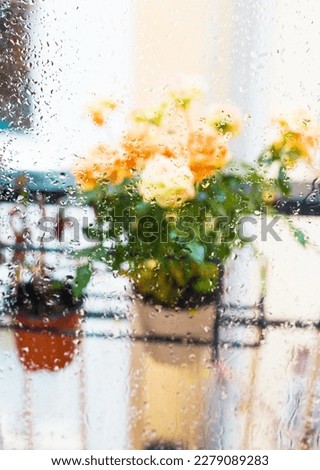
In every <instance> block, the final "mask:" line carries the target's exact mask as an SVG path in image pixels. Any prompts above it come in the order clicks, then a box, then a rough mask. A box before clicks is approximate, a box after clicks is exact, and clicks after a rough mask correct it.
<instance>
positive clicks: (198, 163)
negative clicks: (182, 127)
mask: <svg viewBox="0 0 320 470" xmlns="http://www.w3.org/2000/svg"><path fill="white" fill-rule="evenodd" d="M188 147H189V167H190V169H191V171H192V173H193V174H194V177H195V180H196V181H197V182H200V181H202V180H203V179H205V178H210V177H211V176H212V175H213V174H214V173H215V172H216V171H217V170H219V169H221V168H223V167H224V166H225V165H226V164H227V163H228V161H229V152H228V148H227V146H226V143H225V142H224V140H223V139H222V138H221V137H220V136H219V135H217V134H216V133H215V132H214V131H213V130H212V129H210V128H209V129H208V130H205V131H203V130H199V131H195V132H191V133H190V136H189V143H188Z"/></svg>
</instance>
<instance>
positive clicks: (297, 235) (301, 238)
mask: <svg viewBox="0 0 320 470" xmlns="http://www.w3.org/2000/svg"><path fill="white" fill-rule="evenodd" d="M293 234H294V236H295V238H296V239H297V240H298V242H299V243H300V244H301V245H302V246H306V244H307V240H306V237H305V236H304V233H303V232H301V230H298V229H295V230H294V232H293Z"/></svg>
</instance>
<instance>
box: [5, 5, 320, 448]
mask: <svg viewBox="0 0 320 470" xmlns="http://www.w3.org/2000/svg"><path fill="white" fill-rule="evenodd" d="M319 13H320V10H319V2H318V1H317V0H304V1H302V0H277V1H276V0H269V1H268V2H266V1H264V0H223V1H221V0H117V2H115V1H112V0H90V1H88V0H68V1H67V2H66V1H63V0H56V1H55V2H52V1H51V0H20V1H19V0H15V1H14V0H11V1H10V0H1V1H0V127H1V131H0V155H1V163H0V165H1V168H2V170H3V171H5V172H10V171H11V172H12V171H17V170H23V171H24V170H37V171H43V172H46V173H47V172H49V170H50V171H58V172H62V171H70V169H71V168H72V166H73V164H74V162H75V161H76V159H77V157H78V156H79V155H80V156H81V155H83V154H85V153H86V152H87V151H88V149H89V148H90V147H91V146H92V145H93V144H95V143H96V142H97V141H99V140H103V138H104V135H103V134H102V131H101V130H100V129H97V128H96V127H94V126H92V125H90V123H89V118H88V111H87V108H88V106H89V105H90V103H91V102H92V101H94V100H96V99H99V98H104V97H107V98H112V99H119V100H120V101H121V102H122V107H121V110H120V112H119V113H116V115H115V118H114V119H113V120H112V122H111V125H110V129H109V131H108V132H109V134H108V139H109V140H111V141H116V140H117V136H118V135H119V133H120V132H121V129H122V127H123V125H124V122H125V115H126V112H127V111H128V109H129V108H132V107H135V106H138V105H139V106H141V105H144V104H148V103H150V102H151V101H152V100H157V97H158V96H159V92H160V93H161V91H163V87H164V86H165V85H167V84H168V83H169V84H170V83H173V84H175V85H176V84H179V83H180V81H181V80H182V78H181V77H195V78H196V80H198V81H200V82H201V83H202V84H203V87H204V91H205V97H206V102H208V105H209V103H211V102H214V103H224V102H230V103H233V104H235V105H237V106H238V107H239V108H240V109H241V111H242V113H243V116H244V131H243V134H242V136H241V138H239V139H238V140H237V142H236V143H235V145H234V149H233V151H234V155H235V157H236V158H242V159H245V160H247V161H251V162H252V161H253V160H254V159H255V158H256V157H257V155H258V153H259V151H260V150H261V148H262V147H263V145H264V144H265V142H266V139H267V136H268V133H267V126H268V124H269V122H270V117H271V116H272V115H273V114H275V113H276V112H277V111H279V110H281V111H282V110H287V109H295V108H301V107H302V108H306V109H309V110H310V111H312V112H313V113H314V114H315V116H317V117H318V116H319V111H320V106H319V99H320V61H319V50H320V14H319ZM317 177H318V172H317V171H316V170H312V171H311V170H307V169H306V168H304V167H299V168H297V170H295V172H294V174H293V178H294V180H295V181H300V182H303V184H305V185H306V188H307V192H308V191H309V190H310V187H308V184H309V183H310V182H311V181H312V180H313V179H314V178H317ZM45 186H46V183H44V189H46V187H45ZM50 188H51V187H50ZM50 188H49V183H48V187H47V189H48V190H51V189H52V188H51V189H50ZM10 204H11V203H10ZM8 207H9V209H8ZM15 207H16V204H15V203H12V204H11V205H9V206H8V203H7V202H6V203H1V211H0V212H1V214H0V215H1V234H0V244H1V247H2V248H3V247H7V245H8V243H9V244H10V243H11V244H12V243H14V241H15V240H16V231H17V229H15V225H14V224H12V214H13V213H12V212H10V211H12V210H13V209H14V208H15ZM50 210H53V213H55V212H54V211H56V208H54V209H52V207H51V209H50ZM50 210H49V209H48V212H47V213H48V214H49V213H50ZM68 210H69V215H70V216H71V215H72V214H75V212H74V211H75V209H73V208H71V209H70V208H69V209H68ZM28 211H29V212H28V214H27V222H28V224H29V225H30V226H31V227H32V228H33V230H34V237H35V238H36V235H37V232H36V230H37V220H38V217H39V209H38V208H29V209H28ZM10 214H11V215H10ZM10 217H11V219H10ZM293 218H294V222H295V224H296V225H297V226H299V227H300V228H301V229H303V230H304V232H305V233H306V234H307V235H308V236H309V237H310V240H311V242H312V243H313V242H314V243H316V242H317V241H318V240H319V229H320V227H319V220H318V217H316V216H308V215H304V216H299V215H296V216H294V217H293ZM10 220H11V222H10ZM69 229H70V227H69ZM69 229H68V227H67V229H66V230H67V232H66V233H67V235H66V241H65V245H63V247H62V248H63V249H65V246H67V245H68V244H70V240H71V241H72V228H71V229H70V230H69ZM68 230H69V232H68ZM279 231H280V232H279V233H281V237H282V242H276V241H275V240H273V239H266V240H261V239H260V238H259V240H258V248H259V251H260V253H262V255H261V256H260V257H259V258H258V260H257V259H255V258H254V257H253V253H252V251H250V250H249V251H242V252H239V253H237V255H236V256H235V259H234V260H232V261H231V262H230V266H228V267H227V269H226V278H225V302H226V303H227V304H229V305H236V306H237V312H236V315H237V317H236V318H241V319H246V318H251V319H252V318H257V315H258V314H257V313H256V311H255V308H256V305H257V302H259V300H260V298H261V295H262V293H263V295H264V301H265V303H264V308H265V310H264V315H265V318H266V319H267V320H269V321H270V322H271V323H270V325H269V326H268V327H266V328H265V327H264V325H263V324H262V325H261V324H259V325H256V324H253V325H249V326H248V325H247V324H243V325H242V326H239V325H237V324H236V325H235V326H234V329H233V330H232V333H230V331H228V329H225V330H226V331H224V329H223V328H222V330H221V336H220V339H221V344H220V351H219V356H218V357H216V356H214V354H213V348H212V347H211V345H183V344H171V345H168V344H167V343H161V342H160V343H159V344H158V343H156V344H149V343H143V342H138V341H131V340H130V338H129V337H128V330H129V328H130V326H129V323H128V322H127V320H126V319H125V312H126V311H127V309H128V308H129V309H130V305H129V306H128V304H127V303H126V302H125V301H124V300H123V298H122V294H123V289H124V286H123V282H122V280H121V279H120V280H119V279H109V278H107V283H106V274H105V273H102V274H101V273H97V274H96V276H95V278H94V280H93V281H92V284H91V285H90V288H89V290H90V289H91V291H90V292H91V294H92V295H91V298H90V296H89V298H88V300H87V302H88V305H89V306H88V305H87V309H88V311H90V312H91V316H90V315H89V316H88V319H87V321H86V322H85V323H84V324H83V326H82V330H83V332H84V333H83V334H82V335H80V336H79V338H77V332H78V331H79V324H78V323H77V321H78V320H77V319H75V323H74V324H73V325H72V326H71V327H70V325H69V326H68V331H69V334H70V335H71V337H72V338H73V339H72V341H71V343H69V342H66V341H65V339H63V340H61V334H63V335H65V331H64V333H61V332H60V333H59V334H57V338H55V340H54V341H56V342H55V343H54V345H55V351H56V355H57V356H56V357H55V358H52V357H51V356H50V353H49V352H48V351H49V350H50V348H51V350H52V340H51V339H50V341H49V342H48V343H47V344H46V343H42V339H41V335H40V336H39V332H38V333H37V332H34V333H33V334H32V335H31V337H30V336H28V335H24V334H23V332H22V333H21V332H20V333H19V332H18V336H17V334H16V333H14V329H12V325H11V323H10V312H8V311H3V315H0V318H1V323H0V326H1V329H0V447H1V446H2V447H3V448H6V449H9V448H10V449H11V448H35V449H40V448H53V449H58V448H60V449H62V448H69V449H70V448H89V449H103V448H105V449H106V448H108V449H120V448H124V449H125V448H131V447H134V448H147V447H149V448H157V447H161V446H162V447H167V448H216V449H231V448H238V449H246V448H248V449H250V448H254V449H263V448H264V449H267V448H270V449H275V448H319V445H320V444H319V436H320V429H319V420H318V414H319V412H318V410H319V406H318V405H319V392H320V391H319V377H318V371H319V353H318V350H319V337H318V336H319V335H318V330H317V325H318V324H319V320H320V306H319V298H318V273H319V272H320V255H319V251H318V250H317V249H315V248H313V247H312V246H310V247H309V248H303V247H301V246H298V245H297V244H296V242H295V241H294V240H293V239H292V238H290V236H289V234H288V230H287V229H286V228H285V227H282V228H279ZM68 233H69V235H68ZM68 237H69V238H68ZM55 246H56V245H55ZM8 253H9V255H10V256H11V255H12V254H14V250H11V251H10V249H9V252H8ZM35 253H36V254H34V253H33V255H32V256H33V257H31V258H30V260H31V261H30V263H35V262H36V261H35V260H36V259H37V257H38V256H39V255H38V254H37V252H35ZM9 255H8V254H7V255H5V256H9ZM10 256H9V257H10ZM50 256H51V258H50V262H51V264H53V265H55V266H58V267H59V268H61V270H65V271H68V269H69V270H72V269H73V268H72V262H71V264H70V262H69V261H68V262H66V261H65V260H64V261H63V263H61V254H60V255H57V254H55V253H53V254H52V253H51V254H50ZM59 256H60V258H59ZM62 256H63V255H62ZM59 260H60V261H59ZM9 264H10V263H9V262H8V258H6V257H5V258H4V260H3V263H2V265H1V266H0V272H1V292H5V289H6V288H7V287H8V284H9V283H10V265H9ZM70 266H71V267H70ZM262 269H263V270H264V271H266V272H267V276H266V279H264V278H263V276H262V274H261V273H262ZM243 307H244V308H243ZM227 313H228V312H227ZM230 315H234V312H231V313H230ZM79 321H80V320H79ZM273 321H283V322H287V323H284V324H282V326H281V328H276V327H275V326H274V325H272V322H273ZM292 322H300V323H301V322H302V323H303V322H309V324H310V327H308V325H307V327H303V328H302V327H299V325H298V326H297V325H296V324H294V325H293V326H295V327H293V326H292ZM302 323H301V324H302ZM303 324H304V325H305V323H303ZM62 330H64V328H62ZM37 335H38V336H37ZM230 335H231V336H230ZM67 336H68V334H67ZM59 338H60V340H59ZM63 338H65V336H63ZM37 348H38V350H40V351H42V353H43V354H44V355H45V354H48V361H49V362H50V360H53V365H52V366H50V367H48V364H46V365H44V364H42V363H41V360H40V359H39V358H37V357H31V356H30V357H29V356H28V355H29V354H30V351H31V352H32V351H33V350H34V349H37ZM43 351H44V352H43ZM50 357H51V359H50ZM66 357H67V358H68V360H65V359H66ZM37 361H40V363H38V365H37V367H34V366H33V367H28V363H29V362H30V363H33V364H34V363H36V364H37ZM55 361H56V362H55ZM57 361H58V362H57ZM55 366H56V367H55Z"/></svg>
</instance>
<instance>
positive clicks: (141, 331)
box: [131, 299, 217, 343]
mask: <svg viewBox="0 0 320 470" xmlns="http://www.w3.org/2000/svg"><path fill="white" fill-rule="evenodd" d="M216 313H217V303H216V302H214V300H213V301H212V303H211V304H207V305H202V306H199V307H198V308H195V309H185V310H183V309H174V308H168V307H163V306H160V305H152V304H150V303H147V302H144V301H143V300H141V299H136V300H135V302H134V305H133V311H132V318H131V319H132V335H133V336H134V337H136V338H142V337H143V338H157V339H171V340H185V341H196V342H203V343H208V342H212V340H213V330H214V323H215V318H216Z"/></svg>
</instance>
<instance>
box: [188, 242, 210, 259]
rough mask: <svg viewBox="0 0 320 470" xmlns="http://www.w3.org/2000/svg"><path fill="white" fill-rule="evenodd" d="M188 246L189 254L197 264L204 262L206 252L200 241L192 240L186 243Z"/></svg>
mask: <svg viewBox="0 0 320 470" xmlns="http://www.w3.org/2000/svg"><path fill="white" fill-rule="evenodd" d="M186 248H187V250H188V251H189V253H188V255H189V258H191V259H192V261H195V262H196V263H197V264H201V263H203V261H204V258H205V254H206V252H205V251H206V250H205V247H204V246H203V245H201V244H200V243H198V242H191V243H187V244H186Z"/></svg>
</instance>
